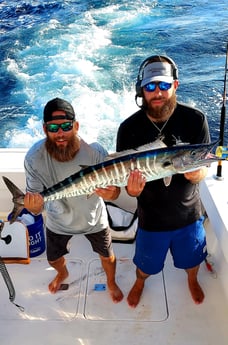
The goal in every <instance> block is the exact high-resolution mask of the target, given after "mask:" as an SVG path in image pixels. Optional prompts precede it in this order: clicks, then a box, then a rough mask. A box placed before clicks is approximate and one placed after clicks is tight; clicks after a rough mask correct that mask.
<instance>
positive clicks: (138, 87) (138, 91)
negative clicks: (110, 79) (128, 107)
mask: <svg viewBox="0 0 228 345" xmlns="http://www.w3.org/2000/svg"><path fill="white" fill-rule="evenodd" d="M135 92H136V97H142V88H141V80H137V82H136V84H135Z"/></svg>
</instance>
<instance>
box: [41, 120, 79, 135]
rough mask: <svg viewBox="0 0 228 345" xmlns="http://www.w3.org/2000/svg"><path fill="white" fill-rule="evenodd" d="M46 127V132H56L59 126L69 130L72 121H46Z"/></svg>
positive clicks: (71, 126) (66, 130)
mask: <svg viewBox="0 0 228 345" xmlns="http://www.w3.org/2000/svg"><path fill="white" fill-rule="evenodd" d="M46 128H47V131H48V132H51V133H57V132H58V130H59V128H61V129H62V130H63V131H64V132H68V131H71V130H72V128H73V122H63V123H60V124H57V123H47V124H46Z"/></svg>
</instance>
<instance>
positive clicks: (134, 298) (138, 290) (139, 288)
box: [127, 279, 144, 308]
mask: <svg viewBox="0 0 228 345" xmlns="http://www.w3.org/2000/svg"><path fill="white" fill-rule="evenodd" d="M143 288H144V281H143V280H138V279H137V280H136V282H135V284H134V285H133V287H132V289H131V291H130V292H129V294H128V296H127V302H128V305H129V306H130V307H131V308H135V307H137V305H138V303H139V300H140V297H141V295H142V292H143Z"/></svg>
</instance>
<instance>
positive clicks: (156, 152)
mask: <svg viewBox="0 0 228 345" xmlns="http://www.w3.org/2000/svg"><path fill="white" fill-rule="evenodd" d="M152 144H153V143H152ZM152 144H151V145H152ZM215 144H216V143H212V144H194V145H189V144H182V145H178V146H172V147H161V146H164V145H160V147H158V148H154V146H153V145H152V146H153V148H152V149H150V148H149V147H150V145H149V144H147V145H145V146H141V147H140V148H138V149H135V150H127V151H122V152H118V153H115V154H113V155H111V156H108V157H107V159H106V160H105V161H103V162H101V163H98V164H96V165H92V166H89V167H85V168H82V169H81V170H80V171H78V172H76V173H75V174H73V175H71V176H69V177H67V178H66V179H64V180H63V181H61V182H59V183H57V184H55V185H53V186H52V187H50V188H47V189H45V190H44V191H43V192H41V193H40V194H41V195H42V196H43V198H44V202H47V201H51V200H57V199H62V198H70V197H76V196H81V195H88V196H89V195H91V194H92V193H94V190H95V189H96V188H105V187H107V186H118V187H123V186H126V185H127V181H128V177H129V173H130V171H131V170H134V169H138V170H140V171H141V172H142V174H143V175H144V176H145V178H146V181H147V182H148V181H153V180H157V179H164V181H165V179H167V178H168V179H169V178H170V177H171V176H172V175H174V174H178V173H185V172H188V171H193V170H197V169H198V168H200V167H201V166H208V165H210V163H212V162H215V161H219V160H221V158H219V157H217V156H216V155H214V154H213V153H211V151H212V149H213V147H214V146H215ZM3 180H4V182H5V184H6V185H7V187H8V189H9V190H10V192H11V193H12V195H13V203H14V209H13V212H12V218H11V222H14V221H15V219H16V218H17V216H18V215H19V214H20V212H21V211H22V209H23V208H24V206H23V205H24V193H23V192H22V191H21V190H20V189H19V188H17V186H15V185H14V184H13V183H12V182H11V181H10V180H9V179H8V178H7V177H5V176H3ZM167 185H168V183H167Z"/></svg>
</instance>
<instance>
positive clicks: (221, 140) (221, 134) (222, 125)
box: [215, 43, 228, 180]
mask: <svg viewBox="0 0 228 345" xmlns="http://www.w3.org/2000/svg"><path fill="white" fill-rule="evenodd" d="M227 64H228V43H227V45H226V62H225V76H224V89H223V102H222V109H221V117H220V132H219V146H220V148H221V152H223V144H224V130H225V118H226V76H227V70H228V66H227ZM221 157H222V153H221ZM215 178H216V179H218V180H222V179H223V177H222V160H220V161H218V166H217V174H216V176H215Z"/></svg>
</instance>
